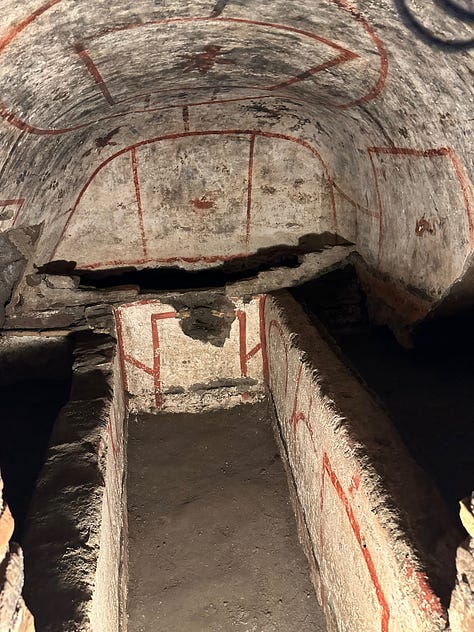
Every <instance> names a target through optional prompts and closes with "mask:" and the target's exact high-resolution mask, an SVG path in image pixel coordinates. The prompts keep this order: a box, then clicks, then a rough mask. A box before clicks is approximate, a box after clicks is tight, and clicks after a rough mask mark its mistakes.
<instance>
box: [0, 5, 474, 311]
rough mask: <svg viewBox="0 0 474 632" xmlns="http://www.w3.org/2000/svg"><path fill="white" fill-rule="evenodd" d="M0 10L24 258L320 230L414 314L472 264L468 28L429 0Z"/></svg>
mask: <svg viewBox="0 0 474 632" xmlns="http://www.w3.org/2000/svg"><path fill="white" fill-rule="evenodd" d="M446 4H447V3H443V6H444V5H446ZM450 4H452V3H450ZM400 6H402V7H403V6H405V8H406V7H408V9H407V8H406V11H405V14H406V12H407V11H408V12H409V16H411V18H409V19H407V17H406V15H405V14H404V13H403V11H400V12H397V7H400ZM0 10H1V13H2V16H3V24H2V28H1V30H0V58H1V64H0V66H1V69H2V70H1V72H0V117H1V119H2V120H1V121H0V140H1V143H2V150H1V152H2V153H1V154H0V190H1V198H0V228H3V229H7V228H9V227H11V226H13V225H14V226H31V225H37V224H40V223H44V225H43V231H42V235H41V238H40V243H39V245H38V250H37V252H36V254H35V257H34V262H35V263H36V264H37V265H41V264H45V263H47V262H49V261H51V260H53V261H54V260H56V259H59V258H67V259H70V260H72V261H76V262H77V263H78V264H79V265H80V266H81V267H92V268H101V267H116V266H126V265H138V266H140V265H141V266H156V267H159V266H160V265H169V264H170V262H173V263H174V264H176V265H178V266H182V267H189V266H194V267H204V266H208V265H212V264H213V263H215V262H216V260H222V259H227V258H229V257H235V256H236V255H246V254H248V253H251V252H254V251H255V249H259V248H267V247H269V246H273V245H278V244H281V243H292V244H294V243H296V242H297V241H298V240H299V239H300V237H301V236H302V235H305V234H311V233H313V232H314V231H316V232H317V233H324V232H326V231H330V232H331V233H334V232H335V233H337V234H339V235H340V236H341V237H343V238H345V239H348V240H349V241H353V242H355V243H356V244H357V250H358V252H359V254H360V255H361V257H362V258H363V260H364V262H365V264H366V265H367V266H369V267H370V268H371V269H372V270H373V271H374V272H375V273H376V275H377V277H381V278H382V279H386V280H387V281H388V282H389V290H392V293H393V286H394V285H395V288H396V292H395V294H396V295H397V296H400V295H404V296H405V295H407V296H408V297H410V298H411V300H412V301H413V302H414V303H415V305H413V306H412V305H411V303H408V307H407V310H406V311H407V314H406V317H407V318H411V319H415V318H419V317H420V314H421V317H422V316H423V315H424V314H425V313H426V312H427V311H428V310H429V309H430V305H431V304H432V303H433V302H434V301H438V300H439V299H441V298H442V297H443V296H444V294H445V293H446V292H447V291H448V289H449V287H450V286H451V285H452V284H453V283H455V282H456V281H457V280H459V279H461V278H462V277H463V275H464V274H465V273H466V272H467V269H468V267H469V266H470V265H471V263H470V260H469V256H470V253H471V251H472V245H473V231H474V226H473V217H472V213H473V211H472V205H473V200H472V184H471V179H470V178H471V168H472V162H471V157H470V148H469V144H470V136H469V133H468V130H469V127H470V117H471V102H470V97H471V96H472V92H471V90H472V82H471V78H470V75H469V69H470V65H471V64H472V56H471V52H470V51H469V43H470V41H471V39H472V25H471V23H470V22H469V21H467V20H466V19H462V16H461V17H460V15H458V16H457V17H456V16H452V15H451V14H447V13H445V12H443V9H442V8H440V3H439V2H435V0H427V2H425V3H423V7H422V8H421V9H420V7H419V3H418V4H417V3H414V2H412V0H409V1H408V0H406V1H404V2H402V0H397V2H396V3H394V2H392V1H391V0H380V1H379V2H377V3H374V2H372V1H369V0H359V1H358V2H355V3H351V2H349V0H299V1H298V2H291V3H288V2H286V1H284V0H274V1H272V2H267V3H260V4H255V3H249V2H233V1H229V2H227V1H226V2H221V1H219V2H216V1H215V0H199V1H193V2H173V1H168V2H161V3H157V2H153V1H152V0H138V1H134V2H128V1H126V0H113V1H111V2H107V3H90V2H87V1H86V0H79V1H77V0H75V1H72V0H48V1H47V2H46V1H42V0H28V1H27V2H22V3H20V4H18V3H14V2H12V1H11V0H2V1H1V2H0ZM414 23H416V24H418V27H413V24H414ZM430 34H431V38H430ZM443 42H444V43H443ZM463 43H464V44H463ZM376 290H377V291H378V292H379V293H380V294H381V295H382V297H383V298H387V296H388V298H390V296H391V293H390V291H389V290H387V289H386V288H384V287H382V286H380V285H377V286H376ZM24 300H28V299H27V293H26V295H25V296H24ZM392 302H393V304H394V305H395V309H396V308H397V305H398V304H400V302H401V301H400V300H394V301H392Z"/></svg>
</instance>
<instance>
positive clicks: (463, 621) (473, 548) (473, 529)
mask: <svg viewBox="0 0 474 632" xmlns="http://www.w3.org/2000/svg"><path fill="white" fill-rule="evenodd" d="M460 508H461V511H460V515H461V520H462V522H463V525H464V526H465V528H466V531H467V532H468V534H469V536H468V537H467V538H466V540H465V541H464V542H463V543H462V544H461V546H459V547H458V550H457V554H456V586H455V588H454V590H453V594H452V596H451V602H450V604H449V622H450V624H451V632H470V630H474V493H473V494H471V497H470V498H466V499H464V500H463V501H461V502H460Z"/></svg>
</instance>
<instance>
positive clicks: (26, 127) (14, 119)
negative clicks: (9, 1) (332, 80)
mask: <svg viewBox="0 0 474 632" xmlns="http://www.w3.org/2000/svg"><path fill="white" fill-rule="evenodd" d="M327 1H328V2H331V3H332V4H334V5H335V6H337V7H339V8H340V9H341V10H343V11H344V12H345V13H346V14H347V15H348V16H350V18H351V19H353V20H354V21H356V22H357V23H358V24H360V26H361V27H362V28H363V30H364V31H365V32H366V33H367V35H368V36H369V38H370V39H371V40H372V42H373V43H374V45H375V48H376V50H377V54H378V55H379V57H380V68H379V77H378V79H377V83H376V84H375V86H373V88H372V89H371V90H370V91H369V92H368V93H367V94H365V95H363V96H362V97H359V98H356V99H353V100H350V101H348V102H347V103H334V104H333V106H334V107H336V108H348V107H354V106H356V105H360V104H362V103H367V102H368V101H370V100H371V99H374V98H375V97H377V96H378V94H379V93H380V92H381V90H382V89H383V87H384V84H385V81H386V77H387V73H388V59H387V54H386V51H385V48H384V45H383V43H382V41H381V39H380V38H379V37H378V35H376V33H375V32H374V30H373V29H372V27H371V26H370V25H369V24H368V22H367V21H366V20H365V18H363V17H362V15H361V14H360V13H359V11H358V10H357V9H355V8H354V7H352V6H351V5H350V4H349V3H348V2H347V0H327ZM61 3H62V0H49V2H46V3H45V4H43V5H42V6H41V7H39V8H38V9H37V10H36V11H34V12H32V13H31V14H30V15H29V16H27V17H26V18H25V19H24V20H22V21H20V22H19V23H18V24H16V25H13V26H12V27H10V28H9V29H8V30H7V32H6V34H5V35H4V36H3V37H2V38H0V55H1V54H2V52H3V51H4V50H5V48H6V47H7V46H8V45H9V44H10V43H11V42H12V41H13V40H14V39H15V38H16V37H18V36H19V35H20V34H21V33H22V32H23V31H24V30H25V29H26V28H27V27H29V26H30V25H31V24H32V23H34V22H35V21H36V19H37V18H39V17H40V16H41V15H43V14H44V13H46V12H47V11H48V10H50V9H51V8H53V7H54V6H56V5H59V4H61ZM176 22H181V23H189V22H209V23H235V24H244V25H255V26H263V27H266V28H273V29H278V30H283V31H287V32H290V33H296V34H298V35H301V36H302V37H308V38H310V39H313V40H316V41H318V42H321V43H324V44H326V45H327V46H329V47H331V48H333V49H335V50H336V51H338V53H339V55H338V56H337V57H336V58H334V59H333V60H330V61H328V62H326V63H323V64H320V65H317V66H313V67H311V68H309V69H307V70H305V71H303V72H301V73H300V74H298V75H297V76H296V77H293V78H291V79H289V80H286V81H282V82H280V83H277V84H275V85H273V86H269V87H268V88H263V89H266V90H275V89H277V88H280V87H288V86H289V85H293V84H295V83H297V82H301V81H304V80H305V79H307V78H309V77H311V76H313V75H315V74H317V73H318V72H321V71H324V70H326V69H327V68H329V67H332V66H335V65H338V64H341V63H344V62H346V61H351V60H353V59H355V58H356V57H358V55H357V54H356V53H354V52H351V51H349V50H347V49H345V48H343V47H342V46H340V45H338V44H336V43H335V42H332V41H330V40H328V39H326V38H324V37H320V36H318V35H316V34H315V33H312V32H310V31H306V30H304V29H299V28H296V27H292V26H287V25H282V24H276V23H272V22H264V21H258V20H250V19H245V18H230V17H229V18H224V17H219V16H217V17H208V16H206V17H176V18H168V19H162V20H151V21H146V22H135V23H131V24H125V25H119V26H112V27H109V28H106V29H104V30H103V31H102V32H101V33H100V34H99V35H95V36H93V37H89V38H87V37H85V40H87V41H90V40H92V39H96V38H97V37H101V36H103V35H106V34H107V33H111V32H117V31H123V30H130V29H136V28H141V27H144V26H150V25H160V24H169V23H176ZM76 52H77V53H78V54H79V55H80V57H81V59H82V60H83V61H84V63H85V64H86V67H87V69H88V71H89V72H90V74H91V76H92V77H93V79H94V81H95V83H96V84H97V86H98V87H99V89H100V90H101V91H102V93H103V95H104V98H105V99H106V100H107V102H108V103H109V104H110V105H114V104H115V101H114V99H113V98H112V96H111V95H110V92H109V91H108V88H107V86H106V85H105V82H104V80H103V78H102V76H101V74H100V72H99V70H98V69H97V67H96V66H95V64H94V62H93V61H92V59H91V58H90V56H89V54H88V53H87V52H86V50H85V48H84V46H83V45H78V46H77V47H76ZM253 89H255V88H254V87H253ZM260 90H262V88H260ZM180 91H181V90H175V92H176V93H179V92H180ZM142 111H144V112H146V111H148V110H142ZM129 113H130V112H125V113H124V112H122V113H118V114H117V115H113V116H124V115H126V114H129ZM0 116H1V117H3V118H4V119H5V120H6V121H7V122H8V123H10V124H11V125H13V126H15V127H17V128H18V129H20V130H22V131H25V132H27V133H31V134H40V135H49V134H53V135H56V134H64V133H67V132H71V131H75V130H77V129H81V128H83V127H85V126H88V125H91V124H93V123H96V122H97V120H104V119H106V118H110V117H101V118H99V119H97V118H95V119H94V120H91V121H88V122H86V123H81V124H77V125H74V126H71V127H66V128H60V129H51V128H49V129H46V128H38V127H35V126H33V125H30V124H29V123H27V122H26V121H24V120H23V119H21V118H20V117H18V116H16V115H15V114H14V113H13V112H11V111H10V110H9V108H8V106H7V105H5V103H3V102H1V101H0Z"/></svg>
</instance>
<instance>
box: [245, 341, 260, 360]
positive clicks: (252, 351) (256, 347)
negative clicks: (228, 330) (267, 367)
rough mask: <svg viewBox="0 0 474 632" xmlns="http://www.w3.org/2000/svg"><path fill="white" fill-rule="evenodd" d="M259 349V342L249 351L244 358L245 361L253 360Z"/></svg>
mask: <svg viewBox="0 0 474 632" xmlns="http://www.w3.org/2000/svg"><path fill="white" fill-rule="evenodd" d="M261 348H262V343H261V342H259V343H258V344H256V345H255V347H254V348H253V349H251V350H250V351H249V352H248V353H247V356H246V358H247V360H251V359H252V358H253V356H254V355H255V354H256V353H258V352H259V351H260V349H261Z"/></svg>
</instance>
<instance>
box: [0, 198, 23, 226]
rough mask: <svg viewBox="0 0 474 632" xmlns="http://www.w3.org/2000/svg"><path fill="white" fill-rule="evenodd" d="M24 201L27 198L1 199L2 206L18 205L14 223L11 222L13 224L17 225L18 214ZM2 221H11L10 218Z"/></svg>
mask: <svg viewBox="0 0 474 632" xmlns="http://www.w3.org/2000/svg"><path fill="white" fill-rule="evenodd" d="M24 203H25V198H18V199H14V200H0V208H2V207H3V206H16V207H17V209H16V211H15V214H14V216H13V220H12V223H11V225H12V226H15V224H16V221H17V219H18V215H19V214H20V211H21V209H22V206H23V204H24ZM0 221H10V220H0Z"/></svg>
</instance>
